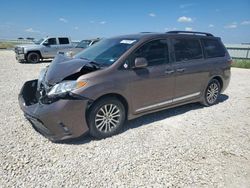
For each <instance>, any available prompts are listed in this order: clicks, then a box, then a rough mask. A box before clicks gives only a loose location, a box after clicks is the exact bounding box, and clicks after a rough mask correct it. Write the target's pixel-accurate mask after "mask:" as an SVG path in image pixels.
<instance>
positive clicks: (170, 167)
mask: <svg viewBox="0 0 250 188" xmlns="http://www.w3.org/2000/svg"><path fill="white" fill-rule="evenodd" d="M47 64H48V63H40V64H18V63H17V62H16V61H15V58H14V52H12V51H0V70H1V74H0V89H1V92H0V106H1V112H0V126H1V131H0V151H1V152H0V161H1V166H0V187H14V186H15V187H62V186H64V187H73V186H74V187H153V186H154V187H167V186H169V187H176V186H177V187H250V84H249V79H250V70H246V69H236V68H233V69H232V79H231V83H230V86H229V88H228V89H227V90H226V91H225V93H224V94H223V95H222V96H221V97H220V103H219V104H217V105H215V106H212V107H202V106H201V105H199V104H190V105H185V106H182V107H178V108H174V109H169V110H164V111H162V112H159V113H154V114H151V115H147V116H144V117H141V118H138V119H136V120H133V121H130V122H128V123H127V124H126V127H125V130H124V131H123V132H122V133H121V134H119V135H117V136H113V137H111V138H108V139H104V140H99V141H97V140H93V139H91V138H89V137H88V136H87V137H84V138H81V139H78V140H75V141H73V142H67V143H61V144H54V143H52V142H50V141H48V140H47V139H45V138H44V137H43V136H41V135H40V134H38V133H37V132H35V131H34V129H33V128H32V127H31V126H30V124H29V123H28V122H27V120H25V118H24V117H23V114H22V111H21V110H20V108H19V106H18V102H17V96H18V93H19V90H20V89H21V87H22V85H23V83H24V82H25V81H26V80H30V79H33V78H37V76H38V73H39V71H40V69H41V68H42V67H45V66H46V65H47Z"/></svg>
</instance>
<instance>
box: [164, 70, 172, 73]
mask: <svg viewBox="0 0 250 188" xmlns="http://www.w3.org/2000/svg"><path fill="white" fill-rule="evenodd" d="M172 73H174V70H166V71H165V74H172Z"/></svg>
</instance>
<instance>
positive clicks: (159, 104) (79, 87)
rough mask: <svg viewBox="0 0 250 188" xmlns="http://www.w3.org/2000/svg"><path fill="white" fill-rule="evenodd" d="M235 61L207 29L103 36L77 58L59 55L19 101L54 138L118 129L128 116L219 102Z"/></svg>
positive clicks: (33, 121)
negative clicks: (104, 37) (192, 104)
mask: <svg viewBox="0 0 250 188" xmlns="http://www.w3.org/2000/svg"><path fill="white" fill-rule="evenodd" d="M231 63H232V60H231V58H230V56H229V54H228V52H227V50H226V48H225V47H224V45H223V44H222V42H221V40H220V38H218V37H214V36H213V35H212V34H210V33H202V32H187V31H172V32H167V33H140V34H134V35H124V36H118V37H114V38H109V39H103V40H101V41H100V42H98V43H97V44H95V45H93V46H90V47H89V48H87V49H86V50H83V51H82V52H80V53H78V54H77V55H75V56H74V58H69V57H66V56H63V55H60V54H58V56H56V58H55V59H54V60H53V62H52V63H51V64H50V66H49V67H47V68H46V69H43V70H42V71H41V74H40V76H39V79H38V80H31V81H28V82H26V83H25V84H24V86H23V88H22V89H21V92H20V95H19V105H20V107H21V109H22V110H23V112H24V114H25V116H26V118H27V119H28V120H29V121H30V122H31V124H32V125H33V126H34V127H35V128H36V129H37V130H38V131H39V132H40V133H42V134H43V135H45V136H46V137H48V138H49V139H51V140H53V141H58V140H64V139H68V138H75V137H78V136H81V135H82V134H84V133H87V132H89V133H90V134H91V135H92V136H94V137H96V138H99V139H100V138H106V137H109V136H112V135H114V134H116V133H118V132H119V131H120V130H121V129H122V126H123V125H124V122H125V120H126V119H128V120H130V119H133V118H136V117H139V116H142V115H145V114H148V113H152V112H156V111H159V110H162V109H166V108H172V107H175V106H179V105H183V104H187V103H193V102H200V103H202V104H204V105H205V106H211V105H214V104H216V103H217V101H218V98H219V96H220V93H221V92H223V91H224V90H225V89H226V88H227V86H228V84H229V81H230V76H231V73H230V66H231Z"/></svg>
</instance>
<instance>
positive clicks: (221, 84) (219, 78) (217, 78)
mask: <svg viewBox="0 0 250 188" xmlns="http://www.w3.org/2000/svg"><path fill="white" fill-rule="evenodd" d="M213 79H216V80H218V82H219V83H220V87H221V90H222V88H223V80H222V79H221V77H219V76H215V77H213Z"/></svg>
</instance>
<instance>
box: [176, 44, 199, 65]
mask: <svg viewBox="0 0 250 188" xmlns="http://www.w3.org/2000/svg"><path fill="white" fill-rule="evenodd" d="M173 46H174V53H175V60H176V61H177V62H178V61H188V60H192V59H201V58H202V50H201V45H200V42H199V40H197V39H174V40H173Z"/></svg>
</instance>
